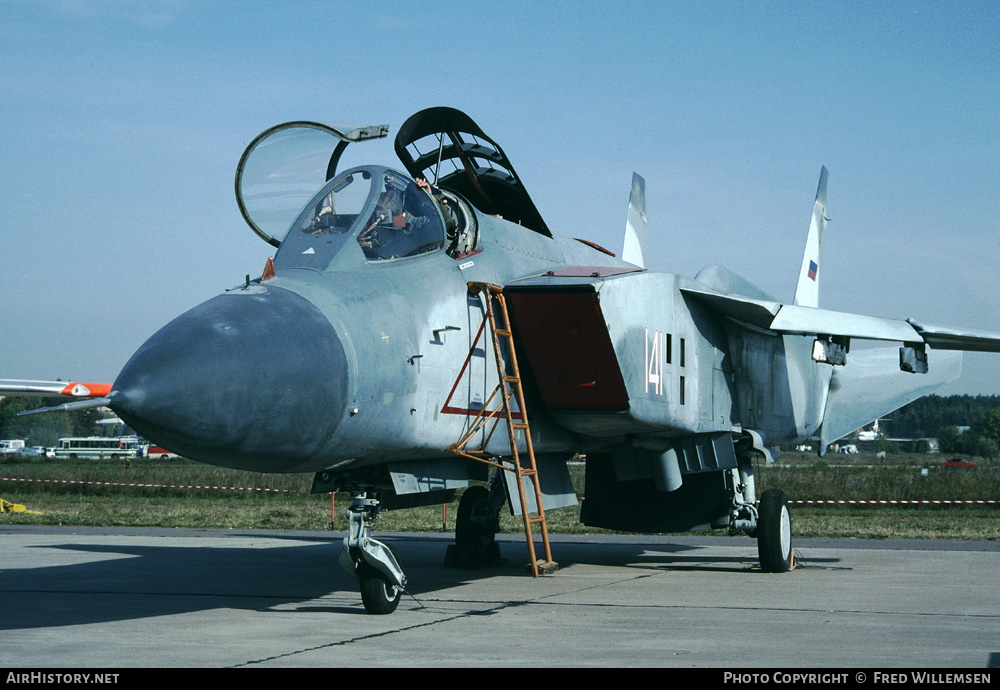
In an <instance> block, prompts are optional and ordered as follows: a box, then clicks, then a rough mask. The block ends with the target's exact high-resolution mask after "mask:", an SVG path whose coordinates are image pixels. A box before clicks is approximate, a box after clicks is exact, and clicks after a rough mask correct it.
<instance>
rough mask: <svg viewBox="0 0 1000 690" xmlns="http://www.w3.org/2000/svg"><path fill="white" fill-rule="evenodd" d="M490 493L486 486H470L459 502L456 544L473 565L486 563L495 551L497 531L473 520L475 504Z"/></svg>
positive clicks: (456, 521) (456, 519)
mask: <svg viewBox="0 0 1000 690" xmlns="http://www.w3.org/2000/svg"><path fill="white" fill-rule="evenodd" d="M489 495H490V492H489V489H487V488H486V487H485V486H470V487H469V488H468V489H466V490H465V493H464V494H462V500H460V501H459V502H458V516H457V517H456V518H455V544H456V545H457V546H458V550H459V552H460V553H461V554H462V555H463V556H464V557H465V558H467V559H468V560H469V562H470V564H471V565H486V564H487V563H489V562H490V559H491V558H492V556H493V554H494V552H495V546H494V544H495V543H496V532H494V531H493V530H492V529H490V528H489V527H487V526H484V525H479V524H476V523H474V522H473V521H472V508H473V506H474V505H475V504H476V503H478V502H479V501H482V500H483V499H485V498H487V497H488V496H489Z"/></svg>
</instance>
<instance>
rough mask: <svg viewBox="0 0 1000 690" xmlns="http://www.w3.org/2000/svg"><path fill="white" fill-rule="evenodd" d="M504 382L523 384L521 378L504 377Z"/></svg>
mask: <svg viewBox="0 0 1000 690" xmlns="http://www.w3.org/2000/svg"><path fill="white" fill-rule="evenodd" d="M503 380H504V383H520V382H521V377H520V376H504V377H503Z"/></svg>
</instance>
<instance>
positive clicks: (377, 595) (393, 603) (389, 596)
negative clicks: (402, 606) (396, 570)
mask: <svg viewBox="0 0 1000 690" xmlns="http://www.w3.org/2000/svg"><path fill="white" fill-rule="evenodd" d="M358 578H359V579H360V580H361V601H362V603H363V604H364V605H365V611H367V612H368V613H370V614H373V615H376V616H384V615H386V614H388V613H392V612H393V611H395V610H396V607H397V606H399V600H400V598H401V597H402V596H403V590H401V589H400V588H399V587H397V586H396V585H394V584H392V583H391V582H389V579H388V578H387V577H386V576H385V575H383V574H382V571H380V570H379V569H378V568H375V567H373V566H370V565H368V564H367V563H362V564H361V566H360V567H359V568H358Z"/></svg>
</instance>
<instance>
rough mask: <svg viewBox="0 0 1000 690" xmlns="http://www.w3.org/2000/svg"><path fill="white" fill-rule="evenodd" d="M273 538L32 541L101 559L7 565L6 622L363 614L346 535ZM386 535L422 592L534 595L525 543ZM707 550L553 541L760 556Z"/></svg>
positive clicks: (744, 566) (728, 564)
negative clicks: (455, 558)
mask: <svg viewBox="0 0 1000 690" xmlns="http://www.w3.org/2000/svg"><path fill="white" fill-rule="evenodd" d="M251 539H252V538H251ZM267 539H268V541H269V542H271V544H269V545H267V546H264V547H260V546H246V547H244V546H235V545H234V546H223V547H217V546H186V545H184V546H174V545H169V546H146V545H142V546H134V545H128V544H100V545H98V544H73V543H65V544H56V545H46V546H37V547H29V548H32V549H34V548H39V549H51V550H65V551H70V552H77V553H81V552H82V553H91V554H94V555H95V558H97V559H99V560H94V561H90V562H86V563H71V564H66V565H48V566H43V567H37V568H19V569H6V570H3V571H0V595H2V596H0V618H2V619H3V620H4V621H5V623H4V627H6V628H11V629H32V628H47V627H59V626H70V625H86V624H91V623H100V622H108V621H116V620H131V619H137V618H146V617H155V616H163V615H176V614H182V613H187V612H194V611H202V610H211V609H215V608H243V609H248V610H259V611H265V610H270V609H274V608H276V607H281V608H282V610H288V609H287V608H286V607H288V606H289V605H291V606H292V609H293V610H294V605H295V604H297V603H304V602H314V603H313V604H311V605H307V606H305V607H303V608H301V609H299V610H302V611H316V610H323V611H329V612H331V613H344V614H352V615H365V614H364V609H363V608H362V605H361V600H360V597H359V596H358V595H357V584H356V582H355V581H354V579H353V578H352V577H351V576H350V575H348V574H347V573H346V572H344V571H343V570H342V569H341V568H340V566H339V565H338V563H337V559H338V557H339V555H340V540H339V539H338V538H336V537H331V538H324V539H322V540H307V541H303V540H295V543H294V544H290V545H287V546H286V545H274V537H267ZM191 541H193V542H197V541H198V540H197V539H192V540H191ZM387 541H388V542H390V543H392V544H393V545H394V546H395V547H396V548H398V550H399V553H400V557H401V559H402V561H403V562H404V563H405V564H406V566H407V571H408V573H409V575H410V586H409V587H408V589H409V591H410V593H411V594H413V595H414V596H416V597H418V598H419V597H420V596H421V595H425V594H428V593H433V592H435V591H439V590H445V589H449V588H454V587H461V586H462V585H463V584H472V583H474V582H475V581H478V580H483V579H488V578H494V577H523V578H525V583H524V587H525V590H524V596H525V597H528V598H530V597H531V592H532V589H531V579H530V578H529V577H527V576H525V574H524V573H525V570H524V565H525V563H526V561H527V548H526V546H525V545H524V542H523V541H518V542H504V543H502V544H501V553H502V556H503V560H502V561H501V562H499V563H497V564H495V565H492V566H488V567H484V568H479V569H471V568H445V567H443V560H444V554H445V551H446V549H447V545H448V543H450V542H449V541H447V540H421V539H417V538H406V537H403V538H399V539H387ZM278 543H279V544H280V541H279V542H278ZM699 550H700V547H698V546H691V545H677V544H656V545H650V544H628V543H624V544H623V543H601V544H590V543H587V544H581V543H560V544H555V545H553V557H554V558H555V560H556V561H557V562H559V563H560V569H561V570H562V571H568V570H571V569H572V567H573V565H574V564H577V563H578V564H581V565H597V566H614V567H626V568H642V569H653V570H692V571H706V572H713V571H725V572H741V571H746V570H748V569H750V568H751V566H753V565H754V564H755V562H756V558H755V555H754V554H753V551H752V550H751V549H748V550H747V552H746V554H745V555H736V556H717V555H709V554H704V555H699V554H698V553H697V551H699ZM73 560H76V557H75V556H74V557H73ZM830 560H833V559H830ZM555 577H558V574H557V575H556V576H555ZM331 594H333V595H340V594H343V595H344V598H345V599H347V600H348V601H352V600H353V599H354V598H355V597H356V598H357V605H356V606H353V605H344V602H343V601H342V600H341V599H340V598H339V596H338V598H337V599H336V600H335V601H337V604H335V605H333V606H323V605H319V606H317V603H316V600H318V599H320V598H322V597H326V596H329V595H331ZM331 603H332V602H331Z"/></svg>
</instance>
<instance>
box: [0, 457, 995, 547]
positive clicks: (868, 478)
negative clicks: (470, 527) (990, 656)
mask: <svg viewBox="0 0 1000 690" xmlns="http://www.w3.org/2000/svg"><path fill="white" fill-rule="evenodd" d="M943 459H944V458H943V457H942V456H940V455H915V454H900V455H897V456H890V457H889V458H887V459H884V460H877V459H876V458H875V456H874V454H866V453H862V454H860V455H856V456H828V458H827V459H824V460H821V459H818V458H816V456H814V455H808V454H800V453H794V452H791V453H783V454H782V457H781V460H780V461H779V462H778V463H776V465H772V466H770V467H764V466H758V468H757V470H756V476H757V485H758V494H760V493H762V492H763V491H764V490H765V489H767V488H769V487H776V488H781V489H783V490H784V491H785V493H786V494H787V495H788V497H789V499H790V500H793V501H794V500H911V501H912V500H996V499H998V498H1000V463H997V462H996V461H990V460H981V459H977V460H978V462H979V467H977V468H965V469H951V468H948V469H944V468H940V467H938V463H939V462H941V461H942V460H943ZM923 468H927V470H928V472H927V476H922V474H921V469H923ZM571 473H572V475H573V478H574V482H575V484H576V486H577V491H578V494H579V495H580V496H581V497H584V488H583V467H582V466H577V465H574V466H572V467H571ZM0 477H2V478H4V480H3V481H0V498H3V499H6V500H7V501H10V502H12V503H15V504H22V505H24V506H25V507H26V508H28V509H29V510H33V511H40V512H42V513H44V514H43V515H31V514H27V513H20V512H18V513H4V514H2V515H0V523H17V524H60V525H102V526H150V527H201V528H238V529H296V530H324V529H329V528H330V526H331V515H332V516H333V518H334V520H333V527H334V529H338V530H343V529H346V519H345V518H344V510H345V509H346V507H347V505H348V499H347V497H346V496H343V495H338V496H336V497H332V498H331V496H330V495H329V494H323V495H311V494H309V493H308V491H309V487H310V485H311V483H312V476H311V475H262V474H257V473H251V472H239V471H236V470H226V469H221V468H215V467H210V466H206V465H200V464H198V463H194V462H190V461H187V460H183V459H176V460H167V461H161V460H136V461H134V462H133V466H132V467H131V468H130V469H126V468H123V467H122V463H121V462H112V461H110V460H104V461H97V460H79V461H73V462H71V461H68V460H61V459H58V460H51V459H32V460H20V461H17V462H9V461H0ZM25 480H30V481H25ZM70 482H72V483H70ZM135 485H157V486H135ZM171 487H183V488H171ZM192 487H241V488H255V489H271V490H272V491H266V492H265V491H244V490H231V489H218V488H192ZM334 506H335V509H334ZM456 511H457V503H452V504H449V505H446V506H440V505H438V506H429V507H425V508H415V509H410V510H400V511H387V512H384V513H383V514H382V519H381V520H380V522H379V524H378V525H377V529H378V530H379V531H386V532H395V531H437V530H440V529H442V526H444V528H445V529H446V530H448V531H453V530H454V526H455V520H454V519H455V513H456ZM791 511H792V519H793V523H794V532H795V534H796V535H797V536H827V537H869V538H889V537H906V538H939V539H940V538H944V539H1000V519H998V518H1000V506H997V505H950V506H949V505H906V506H890V505H864V506H851V505H793V506H792V507H791ZM546 517H547V519H548V523H549V530H550V531H551V532H553V533H600V532H606V530H599V529H595V528H591V527H585V526H583V525H581V524H580V523H579V521H578V518H579V508H563V509H560V510H555V511H549V512H548V513H547V515H546ZM501 528H502V529H503V530H504V531H509V532H520V531H522V529H523V527H522V523H521V522H520V520H519V519H516V518H512V517H510V516H506V515H505V516H504V517H503V520H502V523H501ZM719 533H720V534H725V531H721V532H719Z"/></svg>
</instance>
